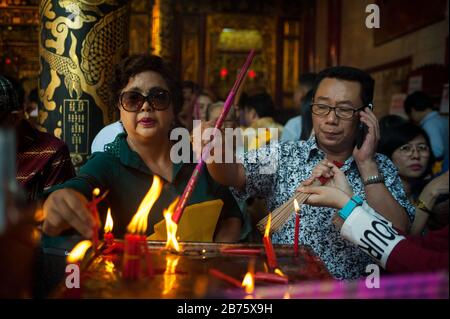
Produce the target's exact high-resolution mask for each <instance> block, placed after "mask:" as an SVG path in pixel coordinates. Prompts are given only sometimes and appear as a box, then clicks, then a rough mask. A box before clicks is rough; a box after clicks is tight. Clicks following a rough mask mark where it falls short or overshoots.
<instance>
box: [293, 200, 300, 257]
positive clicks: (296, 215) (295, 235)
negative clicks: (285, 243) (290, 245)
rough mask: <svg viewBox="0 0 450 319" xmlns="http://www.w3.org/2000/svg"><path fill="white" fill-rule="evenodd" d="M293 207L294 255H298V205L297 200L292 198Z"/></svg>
mask: <svg viewBox="0 0 450 319" xmlns="http://www.w3.org/2000/svg"><path fill="white" fill-rule="evenodd" d="M294 208H295V230H294V255H295V257H298V241H299V240H300V238H299V237H300V234H299V233H300V207H299V206H298V202H297V200H296V199H294Z"/></svg>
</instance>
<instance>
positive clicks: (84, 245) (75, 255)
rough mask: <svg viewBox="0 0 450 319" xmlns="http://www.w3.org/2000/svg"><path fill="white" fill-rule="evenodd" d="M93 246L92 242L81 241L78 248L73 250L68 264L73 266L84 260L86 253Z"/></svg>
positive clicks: (68, 258)
mask: <svg viewBox="0 0 450 319" xmlns="http://www.w3.org/2000/svg"><path fill="white" fill-rule="evenodd" d="M91 246H92V242H91V241H90V240H87V239H86V240H83V241H80V242H79V243H78V244H76V246H75V247H74V248H73V249H72V251H71V252H70V253H69V255H68V256H67V259H66V261H67V263H68V264H73V263H76V262H78V261H80V260H82V259H83V258H84V255H85V254H86V251H87V250H88V249H89V248H90V247H91Z"/></svg>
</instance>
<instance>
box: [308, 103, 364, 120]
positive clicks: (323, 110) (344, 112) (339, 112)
mask: <svg viewBox="0 0 450 319" xmlns="http://www.w3.org/2000/svg"><path fill="white" fill-rule="evenodd" d="M363 109H364V106H363V107H360V108H358V109H354V108H352V107H349V106H336V107H332V106H329V105H326V104H320V103H313V104H311V112H312V113H313V114H315V115H319V116H326V115H328V114H330V112H331V110H334V114H335V115H336V117H337V118H340V119H346V120H349V119H351V118H353V116H354V115H355V113H356V112H359V111H361V110H363Z"/></svg>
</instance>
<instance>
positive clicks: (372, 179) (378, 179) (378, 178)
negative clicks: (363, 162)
mask: <svg viewBox="0 0 450 319" xmlns="http://www.w3.org/2000/svg"><path fill="white" fill-rule="evenodd" d="M378 183H384V175H383V174H378V175H373V176H369V177H368V178H367V179H366V180H365V181H364V182H363V184H364V186H367V185H370V184H378Z"/></svg>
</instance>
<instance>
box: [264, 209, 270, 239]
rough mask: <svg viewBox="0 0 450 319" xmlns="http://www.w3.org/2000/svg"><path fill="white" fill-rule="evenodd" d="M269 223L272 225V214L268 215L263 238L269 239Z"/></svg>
mask: <svg viewBox="0 0 450 319" xmlns="http://www.w3.org/2000/svg"><path fill="white" fill-rule="evenodd" d="M271 223H272V214H271V213H270V214H269V218H268V219H267V224H266V230H265V231H264V237H269V235H270V224H271Z"/></svg>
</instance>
